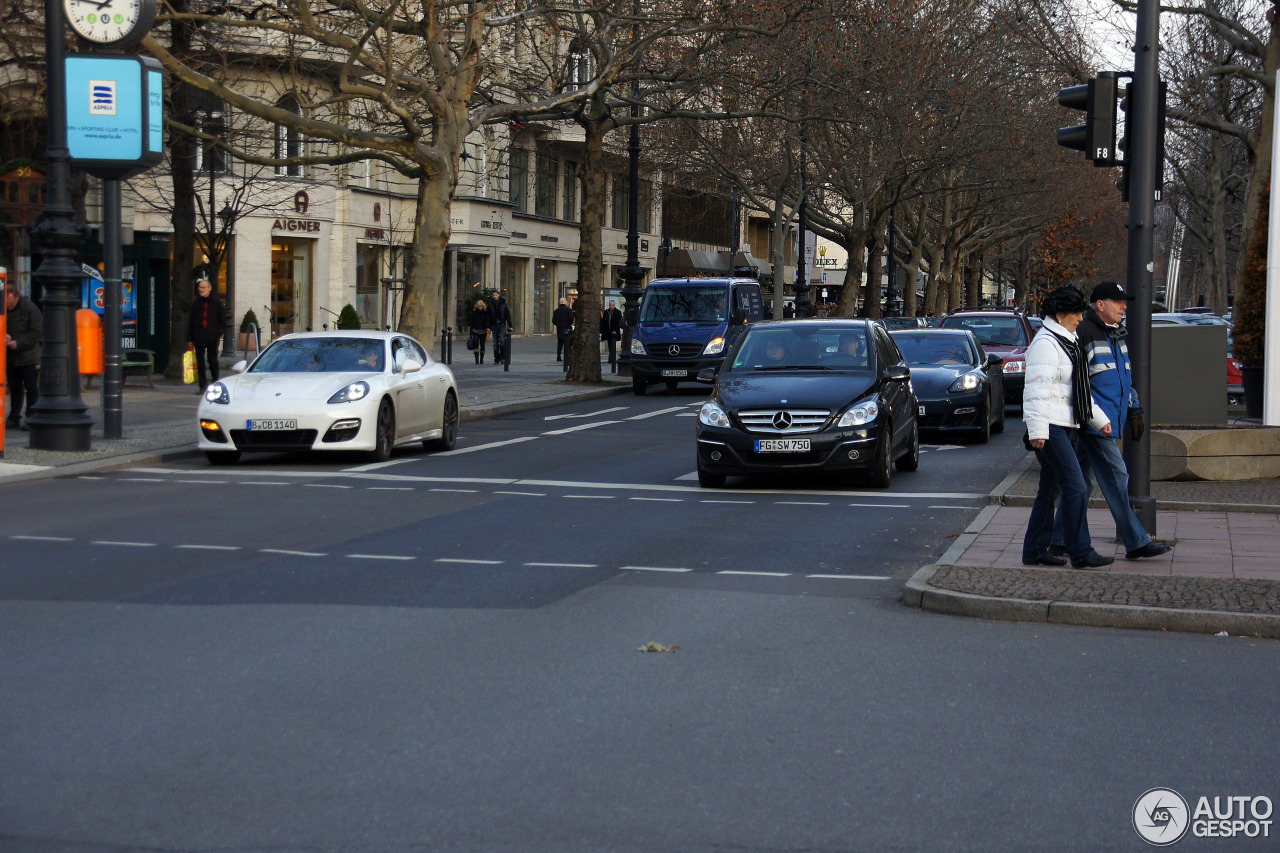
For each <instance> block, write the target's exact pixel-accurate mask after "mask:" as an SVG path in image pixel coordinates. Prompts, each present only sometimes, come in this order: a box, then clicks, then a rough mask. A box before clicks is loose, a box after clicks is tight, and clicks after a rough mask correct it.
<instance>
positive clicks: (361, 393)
mask: <svg viewBox="0 0 1280 853" xmlns="http://www.w3.org/2000/svg"><path fill="white" fill-rule="evenodd" d="M367 396H369V383H368V382H352V383H351V384H350V385H348V386H347V387H346V388H343V389H342V390H341V391H339V392H338V393H336V394H334V395H333V396H332V397H330V398H329V402H330V403H354V402H355V401H356V400H363V399H364V398H365V397H367Z"/></svg>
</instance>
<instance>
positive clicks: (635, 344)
mask: <svg viewBox="0 0 1280 853" xmlns="http://www.w3.org/2000/svg"><path fill="white" fill-rule="evenodd" d="M631 354H632V355H648V354H649V353H648V352H646V351H645V348H644V344H642V343H640V342H639V341H638V340H636V339H635V338H632V339H631Z"/></svg>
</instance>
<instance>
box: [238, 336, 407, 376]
mask: <svg viewBox="0 0 1280 853" xmlns="http://www.w3.org/2000/svg"><path fill="white" fill-rule="evenodd" d="M383 364H384V354H383V342H382V341H381V340H370V339H367V338H296V339H293V340H282V341H276V342H275V343H274V344H272V345H271V346H269V347H267V350H266V352H264V353H263V354H262V357H261V358H259V359H258V360H257V361H255V362H254V363H253V367H251V368H249V372H250V373H372V372H376V371H381V370H382V365H383Z"/></svg>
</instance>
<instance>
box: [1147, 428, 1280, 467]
mask: <svg viewBox="0 0 1280 853" xmlns="http://www.w3.org/2000/svg"><path fill="white" fill-rule="evenodd" d="M1273 477H1280V428H1276V427H1247V426H1246V427H1233V428H1227V427H1205V428H1194V427H1188V428H1178V427H1162V428H1158V429H1153V430H1152V431H1151V479H1153V480H1259V479H1268V478H1273Z"/></svg>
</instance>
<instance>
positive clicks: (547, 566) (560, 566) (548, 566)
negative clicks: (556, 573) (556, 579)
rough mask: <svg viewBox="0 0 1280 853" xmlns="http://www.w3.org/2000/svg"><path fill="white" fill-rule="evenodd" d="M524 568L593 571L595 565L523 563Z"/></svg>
mask: <svg viewBox="0 0 1280 853" xmlns="http://www.w3.org/2000/svg"><path fill="white" fill-rule="evenodd" d="M525 565H526V566H533V567H535V568H544V569H594V568H595V567H596V565H597V564H596V563H525Z"/></svg>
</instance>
